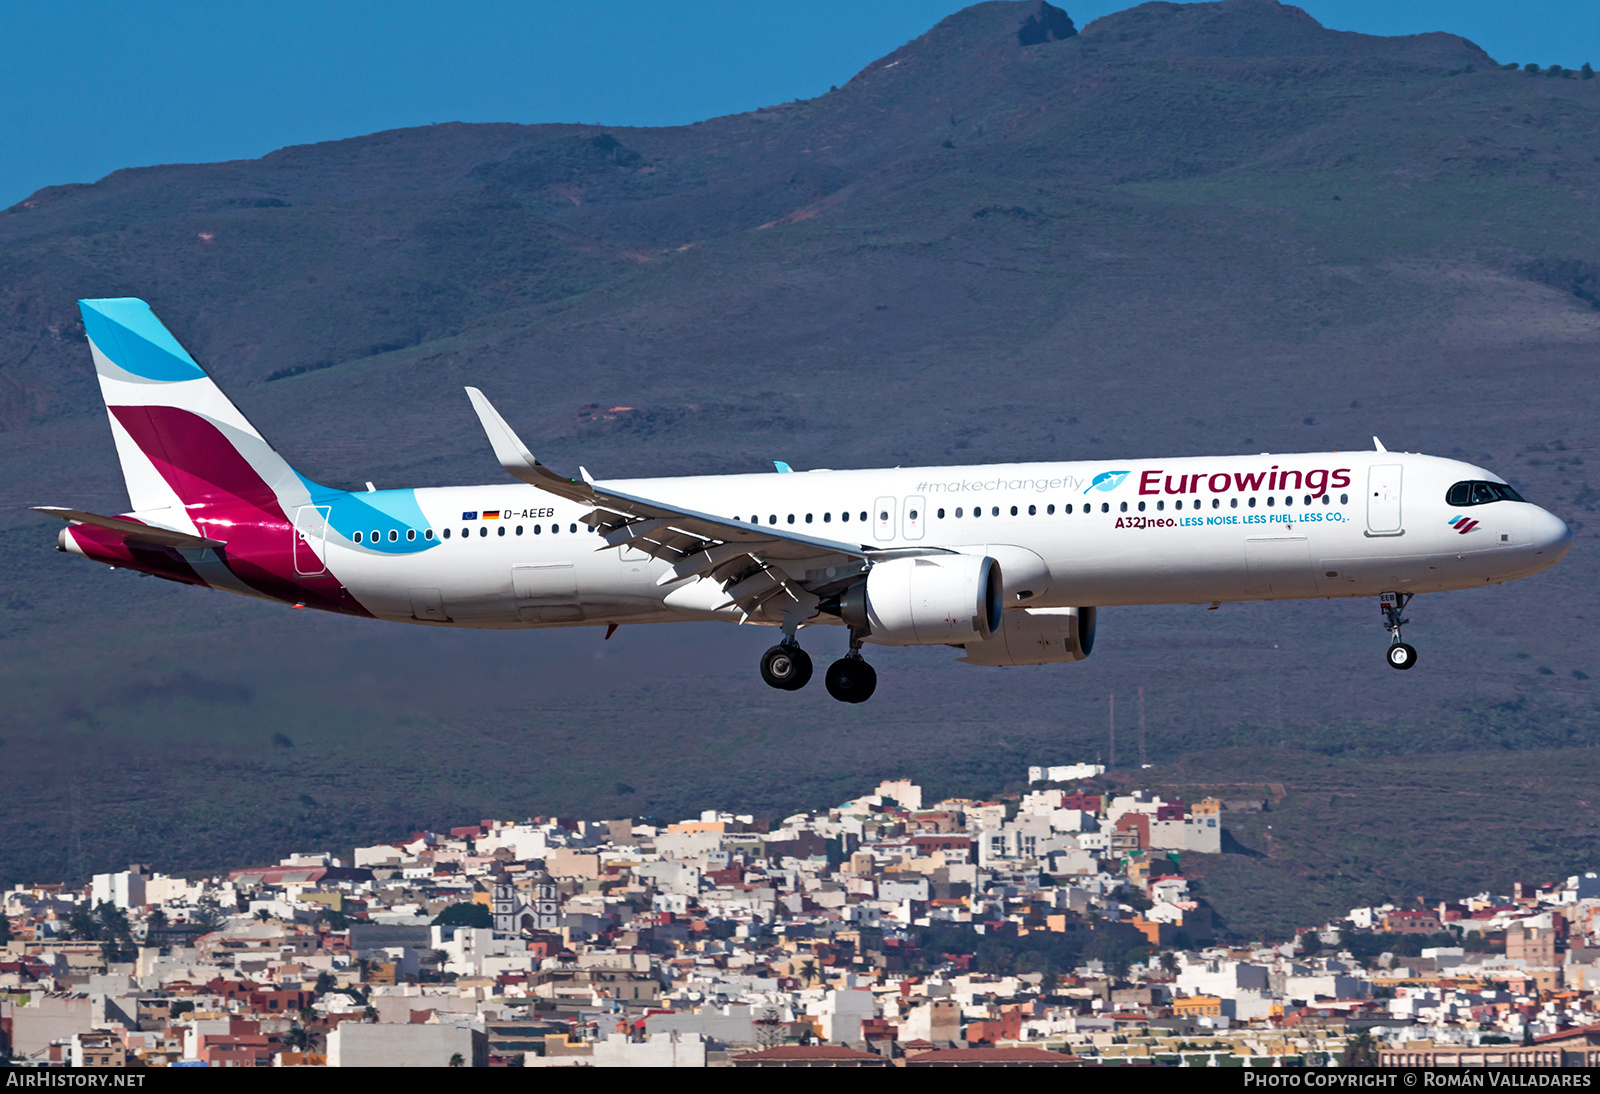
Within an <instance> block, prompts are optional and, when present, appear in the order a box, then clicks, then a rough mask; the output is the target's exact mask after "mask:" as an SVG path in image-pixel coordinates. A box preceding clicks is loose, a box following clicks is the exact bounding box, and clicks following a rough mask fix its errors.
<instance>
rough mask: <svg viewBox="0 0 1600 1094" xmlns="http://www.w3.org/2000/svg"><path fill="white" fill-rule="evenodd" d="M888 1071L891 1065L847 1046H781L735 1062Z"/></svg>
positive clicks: (740, 1063) (767, 1065) (756, 1065)
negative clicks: (880, 1069)
mask: <svg viewBox="0 0 1600 1094" xmlns="http://www.w3.org/2000/svg"><path fill="white" fill-rule="evenodd" d="M851 1065H855V1066H857V1067H888V1066H889V1061H888V1060H887V1059H885V1058H884V1057H882V1056H878V1055H875V1054H874V1053H871V1052H859V1051H857V1050H856V1049H853V1048H846V1047H845V1046H844V1045H782V1046H780V1047H778V1048H768V1049H763V1050H761V1051H760V1052H746V1053H743V1054H742V1055H739V1056H735V1057H734V1058H733V1066H735V1067H807V1066H809V1067H841V1066H843V1067H849V1066H851Z"/></svg>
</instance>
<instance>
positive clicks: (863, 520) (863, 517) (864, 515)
mask: <svg viewBox="0 0 1600 1094" xmlns="http://www.w3.org/2000/svg"><path fill="white" fill-rule="evenodd" d="M866 522H867V511H866V510H865V509H863V510H861V523H862V524H865V523H866Z"/></svg>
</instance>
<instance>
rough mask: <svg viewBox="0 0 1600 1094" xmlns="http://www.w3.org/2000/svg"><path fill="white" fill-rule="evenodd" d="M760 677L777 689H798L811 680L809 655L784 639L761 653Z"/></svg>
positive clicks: (796, 643)
mask: <svg viewBox="0 0 1600 1094" xmlns="http://www.w3.org/2000/svg"><path fill="white" fill-rule="evenodd" d="M761 679H763V680H765V681H766V682H767V683H768V684H769V685H771V686H772V687H775V688H777V689H778V690H779V691H799V690H800V689H801V688H803V687H805V686H806V685H807V684H809V683H810V682H811V656H810V655H809V654H808V653H806V651H805V650H803V649H801V648H800V643H798V642H796V641H794V640H793V639H785V640H784V641H782V642H780V643H778V644H777V645H776V646H773V647H772V648H771V649H770V650H768V651H767V652H766V653H764V654H762V655H761Z"/></svg>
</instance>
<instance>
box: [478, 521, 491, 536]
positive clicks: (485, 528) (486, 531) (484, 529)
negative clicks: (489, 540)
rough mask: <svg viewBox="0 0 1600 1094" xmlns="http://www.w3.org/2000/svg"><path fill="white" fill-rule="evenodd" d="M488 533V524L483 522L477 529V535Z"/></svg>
mask: <svg viewBox="0 0 1600 1094" xmlns="http://www.w3.org/2000/svg"><path fill="white" fill-rule="evenodd" d="M488 534H489V526H488V525H487V524H485V525H484V526H483V527H482V528H479V529H478V535H479V536H487V535H488Z"/></svg>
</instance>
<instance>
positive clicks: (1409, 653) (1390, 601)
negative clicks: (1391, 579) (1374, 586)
mask: <svg viewBox="0 0 1600 1094" xmlns="http://www.w3.org/2000/svg"><path fill="white" fill-rule="evenodd" d="M1413 595H1415V594H1413V593H1384V594H1383V595H1382V596H1380V597H1378V608H1379V609H1380V610H1381V611H1382V612H1383V629H1384V630H1386V631H1388V632H1389V652H1388V653H1386V654H1385V655H1384V659H1385V660H1386V661H1388V662H1389V667H1390V668H1393V669H1408V668H1410V667H1411V666H1412V665H1415V664H1416V663H1417V651H1416V649H1415V648H1414V647H1412V646H1408V645H1406V643H1404V642H1402V641H1400V628H1401V626H1402V625H1404V624H1406V623H1409V622H1411V620H1409V619H1402V618H1400V616H1401V613H1402V612H1404V611H1405V610H1406V605H1407V604H1409V603H1411V597H1412V596H1413Z"/></svg>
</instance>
